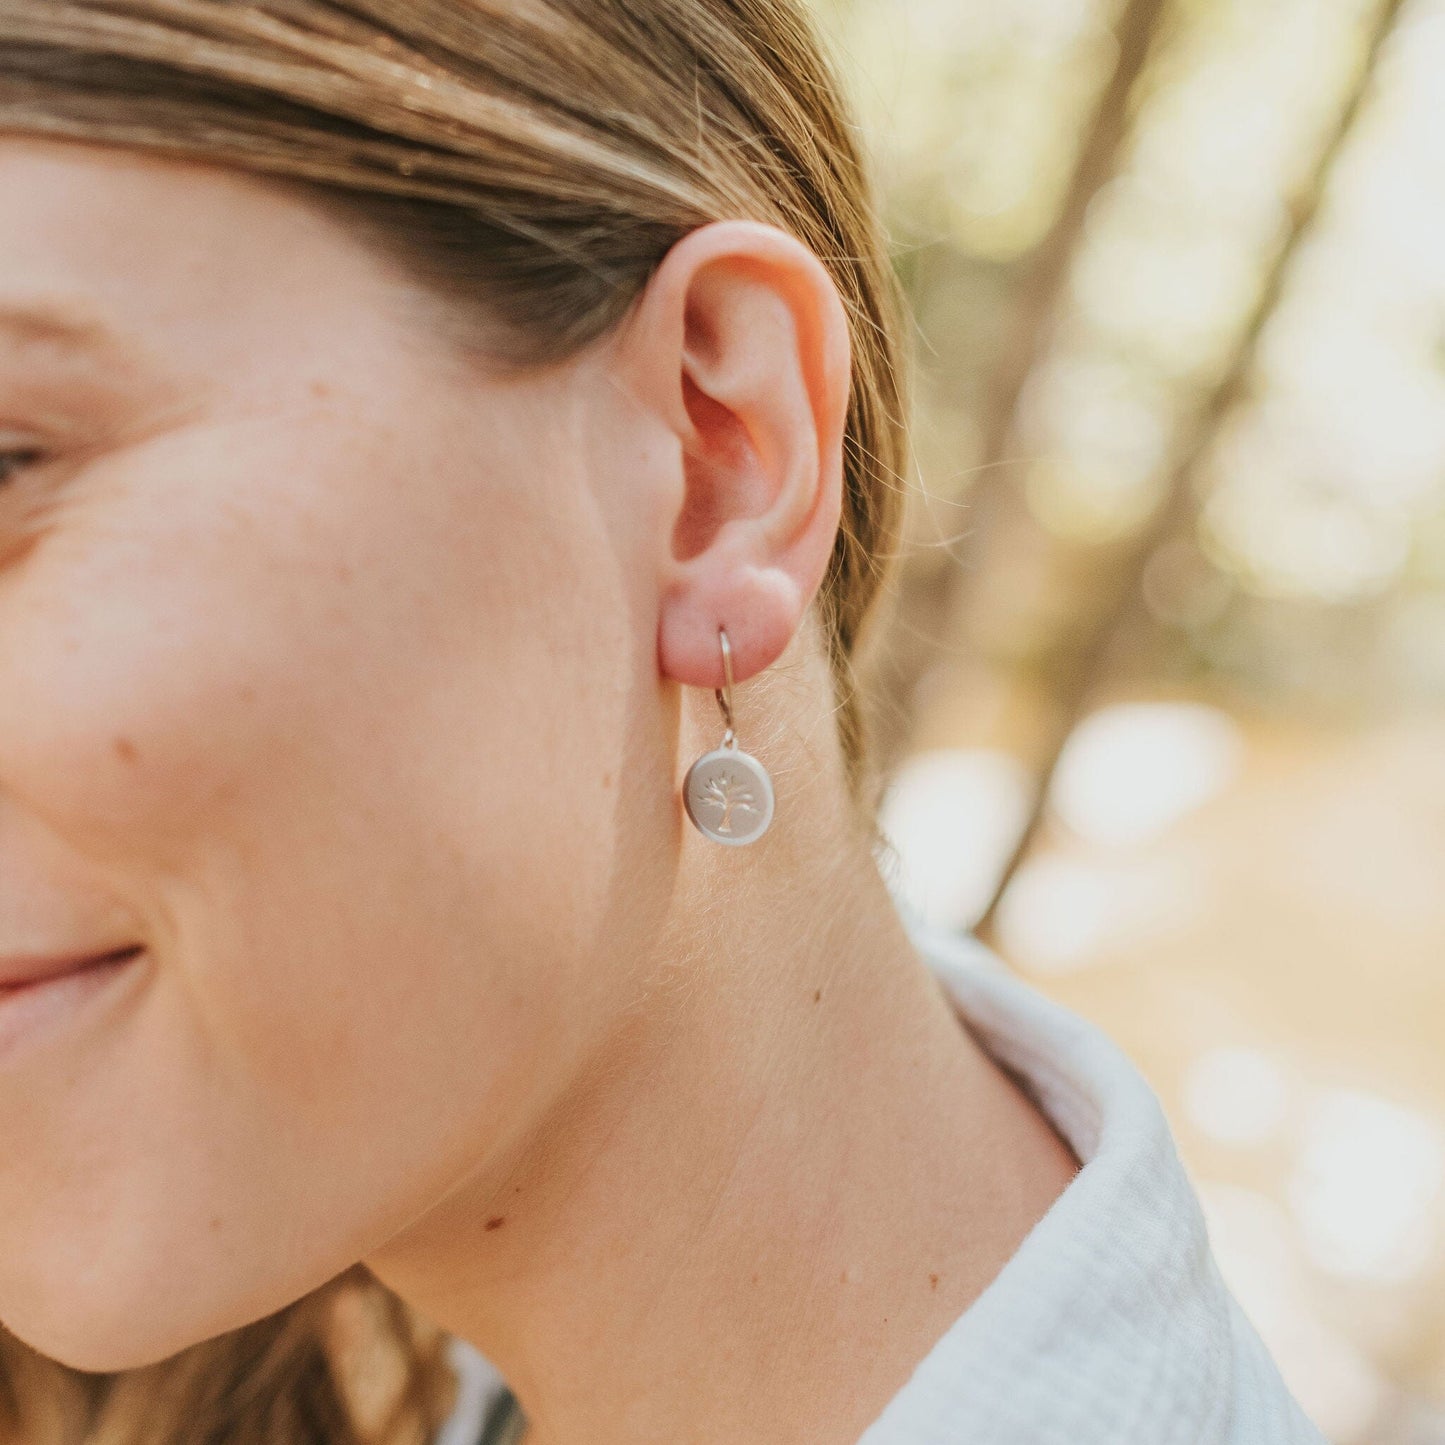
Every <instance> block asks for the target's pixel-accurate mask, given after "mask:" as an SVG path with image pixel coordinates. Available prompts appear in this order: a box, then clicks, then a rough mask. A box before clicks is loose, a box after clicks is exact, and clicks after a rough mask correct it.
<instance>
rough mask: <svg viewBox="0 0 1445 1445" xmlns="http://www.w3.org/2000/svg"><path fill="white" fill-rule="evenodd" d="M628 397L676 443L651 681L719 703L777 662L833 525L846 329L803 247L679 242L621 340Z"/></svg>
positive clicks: (777, 237) (827, 284)
mask: <svg viewBox="0 0 1445 1445" xmlns="http://www.w3.org/2000/svg"><path fill="white" fill-rule="evenodd" d="M623 354H624V357H625V362H624V365H625V367H626V370H627V372H628V382H629V390H630V391H631V393H632V395H633V396H634V398H635V399H636V400H638V401H639V402H641V403H642V404H643V405H644V406H646V407H647V409H648V410H649V411H651V412H652V413H653V415H654V416H655V417H657V418H659V419H660V420H661V421H662V422H663V424H664V425H665V427H666V428H667V429H668V431H670V432H671V433H672V435H673V437H675V439H676V442H677V449H676V451H677V458H678V461H677V466H678V468H679V475H678V477H677V478H676V479H675V480H676V483H677V485H676V486H675V487H674V488H673V489H672V490H671V491H670V492H669V493H668V495H669V496H670V497H671V498H672V499H673V503H672V505H673V507H674V514H673V515H672V516H671V517H670V518H668V519H667V521H668V523H669V525H668V526H667V527H666V528H665V529H664V530H665V532H666V534H667V535H668V536H669V537H670V546H669V547H668V550H667V555H666V556H665V557H663V558H662V559H661V565H662V575H661V577H660V578H659V584H660V590H659V596H660V608H659V626H658V662H659V667H660V669H661V671H662V673H663V675H664V676H666V677H669V678H671V679H673V680H674V681H677V682H680V683H683V684H686V685H688V686H692V687H721V686H722V683H723V667H722V656H721V651H720V649H719V646H718V628H719V627H720V626H721V627H726V628H727V633H728V641H729V642H730V643H731V646H732V653H733V672H734V677H735V679H736V680H737V681H739V682H742V681H744V680H746V679H747V678H749V677H751V676H753V675H754V674H756V673H758V672H761V671H762V670H763V669H764V668H766V667H769V666H771V664H772V663H773V662H775V661H776V660H777V658H778V657H779V656H781V655H782V653H783V651H784V649H785V648H786V647H787V645H788V643H789V642H790V641H791V639H792V637H793V635H794V633H795V632H796V631H797V629H798V627H799V625H800V624H801V622H802V619H803V616H804V614H805V612H806V610H807V608H808V605H809V603H810V602H811V601H812V598H813V596H814V594H815V593H816V592H817V590H818V588H819V586H820V585H821V583H822V580H823V577H824V574H825V572H826V570H827V566H828V561H829V558H830V556H831V555H832V551H833V546H834V541H835V539H836V536H837V532H838V526H839V520H840V516H841V510H842V496H843V443H844V433H845V430H846V427H847V416H848V399H849V384H850V377H851V370H852V357H851V348H850V343H849V335H848V318H847V313H846V312H845V310H844V307H843V302H842V299H841V297H840V296H839V294H838V290H837V287H836V286H835V285H834V282H833V279H832V277H831V276H830V275H829V274H828V271H827V268H826V267H825V266H824V265H823V263H822V262H821V261H820V260H819V259H818V258H817V256H816V255H814V253H813V252H812V251H811V250H809V249H808V247H807V246H805V245H804V244H803V243H802V242H801V241H799V240H797V239H796V238H795V237H793V236H791V235H789V234H787V233H786V232H785V231H782V230H779V229H777V228H775V227H772V226H766V225H762V224H760V223H757V222H752V221H719V222H715V223H713V224H711V225H707V226H704V227H701V228H700V229H698V230H696V231H693V232H692V233H690V234H689V235H688V236H686V237H684V238H683V239H682V240H681V241H679V242H678V243H677V244H676V245H675V246H674V247H673V248H672V250H671V251H669V252H668V254H667V255H666V257H664V259H663V261H662V263H661V265H660V266H659V267H658V269H657V271H656V272H655V273H654V274H653V277H652V279H651V280H650V282H649V284H648V286H647V288H646V290H645V292H644V294H643V296H642V297H641V299H640V302H639V304H638V306H637V307H636V308H635V310H634V312H633V314H632V316H631V318H630V319H629V323H628V326H627V329H626V332H625V336H624V340H623Z"/></svg>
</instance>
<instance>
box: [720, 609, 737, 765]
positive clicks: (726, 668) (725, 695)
mask: <svg viewBox="0 0 1445 1445" xmlns="http://www.w3.org/2000/svg"><path fill="white" fill-rule="evenodd" d="M717 636H718V642H719V643H720V644H721V645H722V655H723V685H722V686H721V687H720V688H718V689H717V705H718V706H719V707H720V708H721V709H722V715H723V723H724V725H725V726H726V728H727V731H726V732H725V733H724V734H723V740H722V745H723V747H725V748H735V747H737V745H738V738H737V733H736V731H735V724H734V722H733V647H732V643H730V642H729V641H728V634H727V628H725V627H719V628H718V630H717Z"/></svg>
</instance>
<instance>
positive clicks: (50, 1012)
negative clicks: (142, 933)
mask: <svg viewBox="0 0 1445 1445" xmlns="http://www.w3.org/2000/svg"><path fill="white" fill-rule="evenodd" d="M144 953H145V949H144V948H140V947H133V948H123V949H116V950H115V951H113V952H111V953H105V954H95V955H92V956H91V957H89V958H82V959H74V958H70V959H63V958H51V959H36V958H34V957H30V958H26V959H18V958H10V959H6V960H4V961H3V962H0V970H3V971H0V978H15V979H16V980H17V981H16V982H13V983H0V1069H3V1068H4V1067H5V1066H6V1065H8V1064H13V1063H14V1062H15V1061H16V1060H17V1059H19V1058H20V1057H21V1055H22V1054H23V1053H25V1052H28V1049H29V1046H31V1045H34V1044H38V1043H40V1042H41V1041H42V1040H44V1039H45V1038H47V1037H49V1036H51V1035H53V1034H54V1033H55V1032H56V1031H57V1030H59V1029H61V1028H63V1027H64V1025H65V1024H66V1023H68V1022H71V1021H73V1020H75V1019H76V1018H77V1017H78V1016H79V1015H80V1014H81V1013H82V1012H84V1011H85V1005H87V1004H88V1003H91V1002H93V1001H95V1000H97V998H98V996H99V995H101V994H103V993H106V992H108V991H109V988H110V985H111V984H112V983H116V982H118V979H119V975H121V974H125V973H128V972H129V971H130V965H131V964H132V963H133V962H135V961H136V960H137V959H138V958H140V957H141V956H142V955H143V954H144ZM20 965H23V966H24V969H25V970H28V972H22V969H21V967H20ZM37 965H39V966H40V968H41V970H42V971H39V972H37V971H36V966H37ZM46 968H48V969H50V970H51V971H49V972H45V971H43V970H44V969H46Z"/></svg>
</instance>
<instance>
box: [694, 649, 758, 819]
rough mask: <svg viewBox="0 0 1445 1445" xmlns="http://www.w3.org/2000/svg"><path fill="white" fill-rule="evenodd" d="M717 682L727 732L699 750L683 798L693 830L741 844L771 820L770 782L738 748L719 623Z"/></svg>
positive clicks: (729, 655) (729, 657)
mask: <svg viewBox="0 0 1445 1445" xmlns="http://www.w3.org/2000/svg"><path fill="white" fill-rule="evenodd" d="M717 635H718V642H719V643H720V645H721V646H722V655H723V679H724V681H723V686H722V687H720V688H718V689H717V700H718V706H719V707H720V708H721V709H722V715H723V722H724V724H725V725H726V728H727V731H726V732H724V733H723V740H722V746H721V747H720V748H718V749H716V750H715V751H714V752H710V753H704V754H703V755H702V757H700V758H699V759H698V760H697V761H696V762H695V763H694V764H693V765H692V767H690V768H689V769H688V770H687V781H686V782H685V783H684V784H683V792H682V796H683V802H684V803H685V805H686V807H687V816H688V817H689V818H691V819H692V821H693V824H694V826H695V827H696V828H697V830H698V832H699V833H701V834H703V835H704V836H705V837H708V838H711V839H712V840H713V842H714V843H728V844H731V845H732V846H733V847H735V848H736V847H742V846H743V845H744V844H746V843H756V842H757V841H758V839H759V838H761V837H762V836H763V834H764V833H766V832H767V831H768V825H769V824H770V823H771V822H772V821H773V780H772V778H770V777H769V776H768V770H767V769H766V768H765V767H764V766H763V765H762V764H761V763H760V762H759V761H758V760H757V759H756V758H755V757H753V755H752V754H751V753H745V752H743V750H742V749H741V748H740V747H738V739H737V733H736V731H735V730H734V727H733V650H732V646H731V644H730V643H729V642H728V635H727V629H726V628H723V627H719V628H718V630H717Z"/></svg>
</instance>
